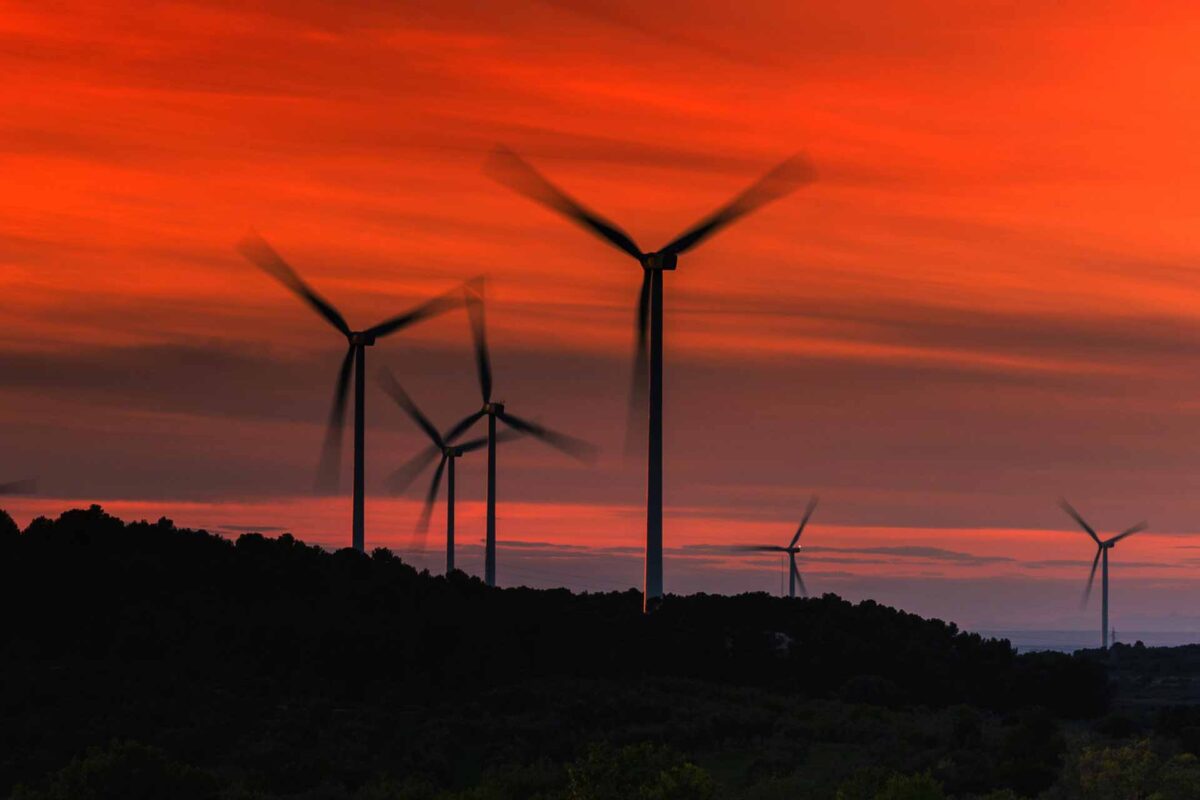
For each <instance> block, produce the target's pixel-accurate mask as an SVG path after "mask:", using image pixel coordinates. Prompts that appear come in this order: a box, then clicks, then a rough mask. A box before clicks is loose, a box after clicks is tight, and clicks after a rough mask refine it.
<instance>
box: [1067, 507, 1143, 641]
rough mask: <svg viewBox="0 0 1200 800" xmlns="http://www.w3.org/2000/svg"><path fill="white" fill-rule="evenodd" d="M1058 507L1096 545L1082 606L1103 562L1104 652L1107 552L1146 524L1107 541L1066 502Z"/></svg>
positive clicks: (1101, 574) (1101, 622)
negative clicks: (1085, 532)
mask: <svg viewBox="0 0 1200 800" xmlns="http://www.w3.org/2000/svg"><path fill="white" fill-rule="evenodd" d="M1059 505H1061V506H1062V510H1063V511H1065V512H1067V514H1069V515H1070V516H1071V519H1073V520H1075V521H1076V522H1078V523H1079V527H1081V528H1083V529H1084V530H1085V531H1087V535H1088V536H1090V537H1092V541H1093V542H1095V543H1096V557H1095V558H1094V559H1092V571H1091V573H1090V574H1089V575H1088V582H1087V588H1086V589H1084V590H1083V605H1085V606H1086V605H1087V601H1088V598H1089V597H1091V594H1092V583H1093V582H1094V581H1095V580H1096V566H1097V565H1098V564H1099V563H1100V562H1101V561H1102V560H1103V562H1104V568H1103V570H1101V572H1100V597H1101V599H1100V647H1101V648H1103V649H1104V650H1107V649H1108V551H1109V550H1112V549H1113V547H1114V546H1115V545H1116V543H1117V542H1119V541H1121V540H1122V539H1124V538H1125V537H1126V536H1132V535H1133V534H1135V533H1137V532H1138V531H1142V530H1145V529H1146V523H1144V522H1139V523H1138V524H1137V525H1134V526H1133V527H1132V528H1126V529H1125V530H1123V531H1121V532H1120V533H1118V534H1117V535H1116V536H1113V537H1111V538H1109V539H1101V538H1100V537H1099V536H1097V535H1096V531H1095V530H1093V528H1092V526H1091V525H1088V524H1087V521H1086V520H1084V518H1083V517H1082V516H1081V515H1080V513H1079V512H1078V511H1076V510H1075V509H1074V508H1072V506H1071V504H1070V503H1068V502H1067V501H1066V500H1060V501H1059Z"/></svg>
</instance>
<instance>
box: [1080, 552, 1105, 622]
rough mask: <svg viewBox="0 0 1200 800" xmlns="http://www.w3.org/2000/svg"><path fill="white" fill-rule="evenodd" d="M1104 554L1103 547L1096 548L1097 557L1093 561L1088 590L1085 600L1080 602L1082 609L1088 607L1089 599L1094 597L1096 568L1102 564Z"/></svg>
mask: <svg viewBox="0 0 1200 800" xmlns="http://www.w3.org/2000/svg"><path fill="white" fill-rule="evenodd" d="M1103 552H1104V548H1103V547H1098V548H1096V557H1095V558H1093V559H1092V571H1091V572H1090V573H1089V574H1088V582H1087V588H1085V589H1084V590H1083V599H1082V600H1080V601H1079V607H1080V608H1083V607H1084V606H1086V605H1087V604H1088V598H1089V597H1091V596H1092V584H1093V583H1095V582H1096V567H1097V566H1098V565H1099V564H1100V554H1101V553H1103Z"/></svg>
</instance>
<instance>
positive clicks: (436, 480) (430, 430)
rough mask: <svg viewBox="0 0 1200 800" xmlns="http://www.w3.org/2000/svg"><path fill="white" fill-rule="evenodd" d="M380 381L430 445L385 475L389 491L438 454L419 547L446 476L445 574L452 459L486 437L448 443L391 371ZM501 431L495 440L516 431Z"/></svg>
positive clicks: (449, 563) (449, 555) (449, 568)
mask: <svg viewBox="0 0 1200 800" xmlns="http://www.w3.org/2000/svg"><path fill="white" fill-rule="evenodd" d="M380 384H381V385H382V386H383V389H384V391H386V392H387V393H388V394H389V395H391V397H392V399H393V400H395V401H396V405H398V406H400V408H402V409H404V412H405V413H406V414H408V416H409V417H410V418H412V420H413V422H415V423H417V427H419V428H420V429H421V430H422V431H424V433H425V435H426V436H428V437H429V441H430V445H429V446H428V447H426V448H424V449H422V450H421V452H419V453H417V455H416V456H414V457H413V458H412V459H410V460H409V461H408V462H407V463H405V464H404V465H403V466H401V467H400V468H399V469H397V470H396V471H395V472H393V473H392V474H391V476H390V477H389V478H388V486H389V488H391V489H392V491H396V492H400V491H403V490H404V489H405V488H407V487H408V485H409V484H411V483H412V482H413V481H414V480H416V478H417V475H419V474H420V473H421V471H422V470H424V469H425V467H427V466H429V464H431V463H432V462H433V460H434V459H436V458H438V456H439V455H440V456H441V460H440V461H439V462H438V465H437V469H436V470H434V472H433V481H432V482H431V483H430V485H429V491H428V492H427V493H426V495H425V507H424V508H423V509H422V510H421V518H420V520H419V521H418V523H417V530H418V531H419V532H420V533H421V534H422V536H421V547H420V548H419V549H424V540H425V537H424V534H425V531H426V530H428V529H429V517H430V514H431V513H432V512H433V503H434V501H435V500H436V499H437V493H438V488H439V486H440V485H441V481H442V474H443V473H444V474H445V475H446V574H447V575H449V574H450V573H451V572H453V571H454V486H455V481H454V462H456V461H457V460H458V459H460V458H462V457H463V456H464V455H466V454H467V453H471V452H474V451H476V450H480V449H482V448H484V447H486V446H487V443H488V440H487V437H486V436H481V437H479V438H477V439H472V440H470V441H468V442H463V443H462V444H449V443H447V441H446V439H445V437H443V436H442V435H441V434H440V433H438V430H437V428H435V427H434V425H433V423H432V422H430V421H429V418H428V417H427V416H425V414H424V413H422V411H421V409H420V408H418V407H417V404H416V403H415V402H413V399H412V398H411V397H410V396H409V394H408V392H406V391H404V387H402V386H401V385H400V384H399V382H398V381H397V380H396V378H395V376H393V375H392V373H391V372H388V371H386V370H385V371H384V372H383V373H381V376H380ZM507 434H508V435H506V432H501V433H499V434H498V435H497V438H498V439H511V438H516V437H517V436H519V435H520V434H519V433H518V432H516V431H508V432H507Z"/></svg>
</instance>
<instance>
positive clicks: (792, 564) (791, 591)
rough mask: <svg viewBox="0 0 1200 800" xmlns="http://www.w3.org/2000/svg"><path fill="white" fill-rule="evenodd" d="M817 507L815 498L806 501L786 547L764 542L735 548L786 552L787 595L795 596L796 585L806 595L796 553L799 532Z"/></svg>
mask: <svg viewBox="0 0 1200 800" xmlns="http://www.w3.org/2000/svg"><path fill="white" fill-rule="evenodd" d="M816 508H817V498H816V497H814V498H812V499H811V500H809V501H808V508H806V509H804V516H803V517H802V518H801V519H800V527H798V528H796V533H795V535H793V536H792V540H791V541H790V542H788V544H787V547H780V546H779V545H777V544H776V545H772V544H764V545H749V546H747V547H738V548H735V549H736V550H737V551H738V552H742V553H787V557H788V597H793V598H794V597H795V596H796V587H797V586H799V587H800V596H801V597H808V590H807V589H806V588H805V587H804V578H802V577H801V576H800V570H799V568H797V567H796V554H797V553H799V552H800V534H802V533H804V526H806V525H808V520H809V518H810V517H812V514H813V511H815V510H816Z"/></svg>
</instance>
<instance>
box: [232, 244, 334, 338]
mask: <svg viewBox="0 0 1200 800" xmlns="http://www.w3.org/2000/svg"><path fill="white" fill-rule="evenodd" d="M237 251H238V252H239V253H241V254H242V256H243V257H245V258H246V260H247V261H249V262H250V263H251V264H254V265H255V266H256V267H258V268H259V269H261V270H262V271H263V272H265V273H267V274H268V275H270V276H271V277H273V278H275V280H277V281H279V282H280V283H282V284H283V285H284V286H286V287H287V288H288V289H291V290H292V292H293V293H295V294H296V295H298V296H299V297H300V299H302V300H303V301H304V302H306V303H308V304H309V305H310V306H312V308H313V309H314V310H315V311H316V312H317V313H318V314H320V315H321V316H322V317H324V318H325V319H326V320H327V321H328V322H329V324H330V325H332V326H333V327H335V328H337V329H338V330H339V331H340V332H341V333H342V334H343V335H344V336H349V335H350V326H349V325H348V324H346V320H345V318H344V317H343V316H342V315H341V312H339V311H338V310H337V309H336V308H334V307H333V304H331V303H330V302H329V301H328V300H326V299H325V298H323V297H321V295H319V294H317V293H316V292H314V291H313V290H312V289H311V288H310V287H309V285H308V284H307V283H305V282H304V281H303V280H301V278H300V276H299V275H297V274H296V271H295V270H294V269H292V268H291V267H290V266H289V265H288V263H287V262H286V261H284V260H283V258H282V257H281V256H280V255H279V253H277V252H275V250H274V248H272V247H271V245H269V244H267V241H266V240H265V239H263V238H262V237H261V236H259V235H258V234H257V233H255V232H254V231H251V232H250V233H248V234H246V236H245V237H244V238H243V239H242V240H241V241H240V242H238V244H237Z"/></svg>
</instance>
